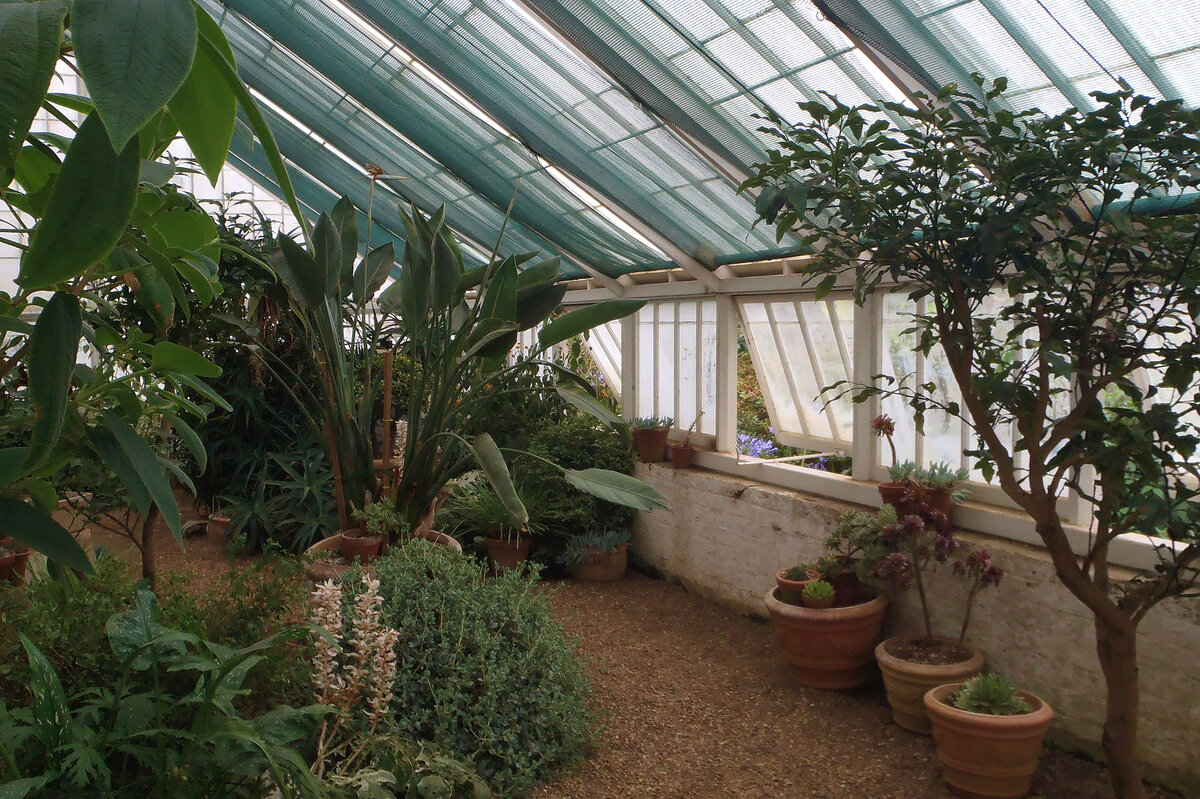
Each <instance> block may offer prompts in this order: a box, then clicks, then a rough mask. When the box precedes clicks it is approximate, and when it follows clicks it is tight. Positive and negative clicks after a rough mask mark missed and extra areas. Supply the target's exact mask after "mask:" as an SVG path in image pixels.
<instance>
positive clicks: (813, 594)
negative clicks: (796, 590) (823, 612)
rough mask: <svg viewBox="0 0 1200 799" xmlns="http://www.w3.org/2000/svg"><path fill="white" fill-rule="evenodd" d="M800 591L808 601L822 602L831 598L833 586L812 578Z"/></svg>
mask: <svg viewBox="0 0 1200 799" xmlns="http://www.w3.org/2000/svg"><path fill="white" fill-rule="evenodd" d="M800 593H801V594H802V595H803V596H804V598H805V599H807V600H808V601H809V602H824V601H826V600H828V599H833V586H832V585H830V584H829V583H827V582H825V581H824V580H813V581H812V582H811V583H809V584H808V585H806V586H804V590H802V591H801V592H800Z"/></svg>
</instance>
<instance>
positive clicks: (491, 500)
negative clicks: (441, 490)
mask: <svg viewBox="0 0 1200 799" xmlns="http://www.w3.org/2000/svg"><path fill="white" fill-rule="evenodd" d="M515 488H516V492H517V495H518V497H519V498H520V500H521V504H522V505H523V506H524V508H525V511H526V513H527V514H528V519H527V521H526V522H525V523H524V524H522V525H517V524H515V523H514V522H513V519H512V514H511V513H510V512H509V510H508V508H507V507H506V506H505V504H504V501H503V500H502V499H501V498H500V496H499V495H498V494H497V493H496V489H495V488H493V487H492V485H491V483H489V482H488V481H487V479H486V478H485V477H484V476H483V473H482V472H480V471H476V472H468V473H467V474H465V475H463V476H462V477H461V478H459V480H458V481H456V482H455V483H454V484H453V485H452V487H451V489H450V491H449V493H448V495H447V498H446V504H445V505H444V506H443V507H442V511H441V513H440V514H439V515H438V521H439V524H440V525H441V526H442V529H443V530H445V531H446V532H449V533H451V534H452V535H456V536H459V537H465V536H475V535H482V536H487V537H489V538H501V539H505V540H520V538H521V536H527V535H533V536H537V535H540V534H541V533H543V532H544V531H545V530H546V519H547V518H556V517H557V516H559V515H561V514H562V513H565V512H567V510H568V506H569V504H570V501H569V500H568V499H566V498H563V497H562V496H561V495H559V494H557V492H556V491H555V490H554V489H553V488H550V487H547V486H544V485H537V484H535V483H532V482H531V481H529V480H528V479H526V478H525V477H523V476H520V475H518V479H517V482H516V484H515Z"/></svg>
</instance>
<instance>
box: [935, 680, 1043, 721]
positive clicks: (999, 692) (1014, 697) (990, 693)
mask: <svg viewBox="0 0 1200 799" xmlns="http://www.w3.org/2000/svg"><path fill="white" fill-rule="evenodd" d="M950 704H951V705H953V706H954V707H956V708H958V709H959V710H965V711H967V712H968V713H983V714H984V715H987V716H1017V715H1020V714H1022V713H1030V712H1032V708H1030V707H1029V703H1028V702H1026V701H1025V698H1024V697H1022V696H1021V695H1020V694H1018V693H1017V688H1016V686H1014V685H1013V684H1012V680H1010V679H1008V678H1007V677H1004V676H1001V675H999V674H980V675H978V676H976V677H972V678H971V679H969V680H967V681H966V682H964V683H963V684H962V685H961V686H960V687H959V689H958V690H957V691H955V692H954V693H953V694H951V695H950Z"/></svg>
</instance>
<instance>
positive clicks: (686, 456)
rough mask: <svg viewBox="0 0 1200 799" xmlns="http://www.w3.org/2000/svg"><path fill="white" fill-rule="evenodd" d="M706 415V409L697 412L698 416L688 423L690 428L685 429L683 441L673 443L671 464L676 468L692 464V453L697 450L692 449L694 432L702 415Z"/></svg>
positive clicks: (683, 467) (684, 467)
mask: <svg viewBox="0 0 1200 799" xmlns="http://www.w3.org/2000/svg"><path fill="white" fill-rule="evenodd" d="M703 415H704V411H700V413H698V414H696V418H695V419H693V420H692V423H691V424H690V425H688V429H687V430H686V431H684V434H683V441H680V442H679V443H678V444H672V445H671V464H672V465H673V466H674V467H675V468H676V469H686V468H688V467H689V466H691V465H692V455H693V454H694V452H695V450H694V449H692V432H693V431H694V430H695V429H696V425H697V424H699V423H700V417H701V416H703Z"/></svg>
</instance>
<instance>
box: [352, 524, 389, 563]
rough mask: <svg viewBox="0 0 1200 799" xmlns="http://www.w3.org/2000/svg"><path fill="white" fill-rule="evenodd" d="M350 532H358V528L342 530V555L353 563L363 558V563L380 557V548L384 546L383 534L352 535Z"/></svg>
mask: <svg viewBox="0 0 1200 799" xmlns="http://www.w3.org/2000/svg"><path fill="white" fill-rule="evenodd" d="M350 532H354V533H358V532H359V531H358V530H353V531H349V530H347V531H343V532H342V556H343V557H344V558H345V559H346V560H347V561H349V562H350V563H353V562H354V561H355V560H361V561H362V562H363V563H370V562H371V561H373V560H375V558H377V557H379V549H380V547H382V546H383V536H381V535H350Z"/></svg>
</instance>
